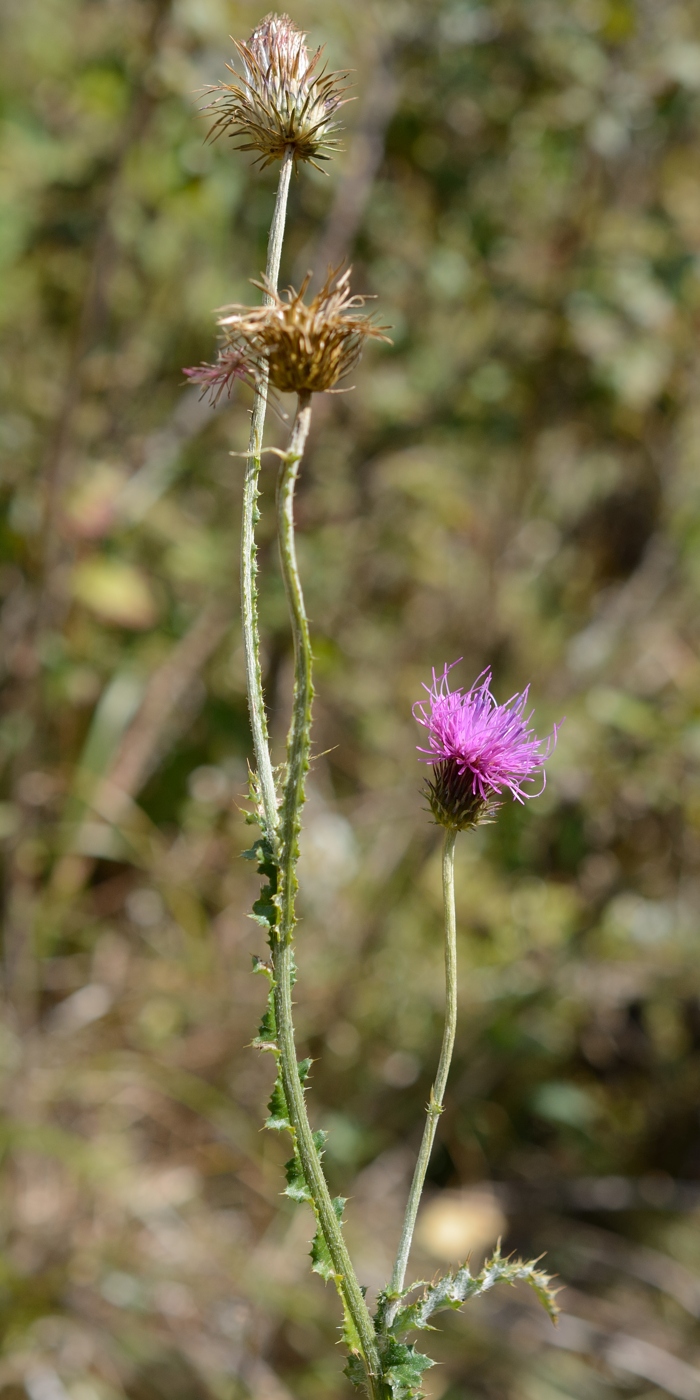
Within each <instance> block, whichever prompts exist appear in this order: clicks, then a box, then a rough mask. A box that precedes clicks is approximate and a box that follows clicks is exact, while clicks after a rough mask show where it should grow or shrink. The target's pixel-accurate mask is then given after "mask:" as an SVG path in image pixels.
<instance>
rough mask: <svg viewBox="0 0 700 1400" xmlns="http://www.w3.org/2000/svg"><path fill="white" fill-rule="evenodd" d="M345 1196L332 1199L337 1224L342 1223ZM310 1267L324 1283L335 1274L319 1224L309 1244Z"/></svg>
mask: <svg viewBox="0 0 700 1400" xmlns="http://www.w3.org/2000/svg"><path fill="white" fill-rule="evenodd" d="M345 1200H346V1198H345V1196H336V1197H335V1199H334V1201H333V1209H334V1211H335V1215H336V1219H337V1221H338V1224H339V1225H342V1221H343V1211H344V1209H345ZM311 1269H312V1271H313V1273H315V1274H320V1275H321V1278H322V1279H325V1281H326V1283H327V1282H328V1280H329V1278H333V1277H334V1275H335V1268H334V1266H333V1260H332V1259H331V1256H330V1252H329V1249H328V1245H327V1244H326V1241H325V1239H324V1236H323V1231H322V1229H321V1226H320V1225H319V1227H318V1229H317V1230H316V1234H315V1235H314V1238H313V1242H312V1244H311Z"/></svg>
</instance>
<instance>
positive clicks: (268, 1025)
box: [253, 987, 277, 1050]
mask: <svg viewBox="0 0 700 1400" xmlns="http://www.w3.org/2000/svg"><path fill="white" fill-rule="evenodd" d="M253 1045H255V1046H257V1048H258V1049H259V1050H276V1048H277V1018H276V1016H275V993H274V988H272V987H271V988H270V991H269V993H268V998H267V1006H266V1008H265V1011H264V1014H263V1018H262V1020H261V1022H260V1025H259V1027H258V1033H257V1035H256V1037H255V1040H254V1041H253Z"/></svg>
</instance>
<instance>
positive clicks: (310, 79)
mask: <svg viewBox="0 0 700 1400" xmlns="http://www.w3.org/2000/svg"><path fill="white" fill-rule="evenodd" d="M234 43H235V45H236V49H237V51H238V54H239V57H240V59H241V62H242V64H243V74H242V75H241V74H238V73H236V71H235V69H234V68H232V67H231V65H230V64H227V67H228V69H229V72H230V73H232V74H233V77H234V81H233V82H232V83H219V84H218V85H217V86H216V87H214V88H211V89H210V91H211V92H214V93H217V94H218V95H217V96H216V97H215V98H214V100H213V101H212V102H211V103H210V104H209V109H208V110H210V111H212V112H213V113H214V114H215V118H216V119H215V121H214V124H213V126H212V129H211V136H212V139H214V140H216V138H217V136H220V135H221V133H222V132H223V131H228V132H229V133H230V134H231V135H232V136H242V137H244V138H245V139H244V142H243V144H242V145H241V146H240V148H239V149H240V150H242V151H258V152H259V155H258V160H259V161H260V164H261V165H263V166H265V165H270V164H271V163H272V161H274V160H281V159H282V157H283V155H284V153H285V150H287V148H290V147H291V149H292V151H293V155H294V160H295V161H299V160H302V161H309V162H310V163H311V164H312V165H315V166H316V169H320V166H319V165H318V164H317V162H318V161H319V160H328V159H329V158H330V155H331V154H332V152H333V150H335V149H336V148H337V145H338V142H337V141H336V140H335V138H334V135H333V133H334V132H335V131H336V130H337V129H338V123H337V122H336V121H335V120H334V117H335V113H336V112H337V110H338V108H339V107H341V106H342V105H343V103H344V102H345V101H347V100H348V99H347V98H344V97H343V93H344V92H345V91H346V88H345V87H342V86H340V84H341V83H342V80H343V78H345V76H346V74H345V73H328V72H326V69H325V68H321V69H320V71H319V68H318V65H319V62H320V59H321V54H322V49H317V50H316V52H315V53H314V54H310V53H309V50H308V48H307V46H306V35H305V34H304V33H302V31H301V30H300V29H298V28H297V26H296V24H294V22H293V21H292V20H291V19H290V18H289V15H276V14H269V15H267V16H266V18H265V19H264V20H262V22H261V23H260V24H259V25H258V26H257V28H256V29H254V30H253V33H252V34H251V36H250V39H249V40H248V42H247V44H243V43H239V42H238V41H237V40H235V39H234Z"/></svg>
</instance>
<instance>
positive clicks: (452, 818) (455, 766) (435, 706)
mask: <svg viewBox="0 0 700 1400" xmlns="http://www.w3.org/2000/svg"><path fill="white" fill-rule="evenodd" d="M456 665H457V662H456V661H455V662H453V663H452V666H456ZM452 666H446V667H445V669H444V672H443V674H442V676H440V677H438V676H437V675H436V674H435V672H434V671H433V681H432V685H430V686H427V685H426V686H425V687H424V689H425V690H427V692H428V700H427V702H425V701H417V702H416V704H415V705H414V707H413V713H414V716H415V718H416V719H417V720H418V723H419V724H422V725H423V726H424V728H425V729H426V730H427V731H428V742H429V745H430V747H429V748H427V749H424V748H421V747H420V746H419V750H418V751H419V753H420V754H421V756H422V761H423V762H424V763H431V764H432V765H433V774H432V777H431V778H430V779H429V780H428V785H427V797H428V801H429V804H430V808H431V811H432V813H433V816H434V817H435V820H436V821H437V822H439V823H440V825H441V826H446V827H450V828H452V829H456V830H458V831H461V830H464V829H465V828H466V827H471V826H476V825H477V823H478V822H479V821H483V820H484V819H485V818H487V817H488V816H489V815H490V813H492V812H493V811H494V810H495V808H496V807H497V806H498V805H499V803H498V798H499V797H500V795H501V794H502V793H503V792H504V791H506V792H509V793H510V795H511V797H513V798H514V799H515V801H516V802H523V801H524V799H525V798H527V797H534V796H536V795H537V794H536V793H532V792H526V791H525V790H524V787H523V784H524V783H530V782H532V780H533V779H534V777H535V776H536V775H537V774H538V773H541V774H542V786H543V787H544V783H545V774H544V764H545V762H546V760H547V759H548V758H549V756H550V754H551V752H552V749H553V748H554V745H555V744H556V740H557V732H558V729H559V728H560V726H559V725H555V726H554V729H553V731H552V733H551V734H550V736H549V738H547V739H538V737H537V735H536V734H535V733H534V730H532V729H530V727H529V724H530V719H531V718H532V715H531V714H530V715H525V706H526V705H527V697H528V692H529V686H527V687H526V689H525V690H524V691H523V692H522V694H516V695H512V696H511V698H510V700H507V701H506V703H505V704H504V705H499V704H497V702H496V699H495V697H494V696H493V695H492V694H491V689H490V686H491V672H490V671H484V672H483V673H482V675H480V676H479V677H478V678H477V680H476V681H475V683H474V685H473V686H472V688H471V690H467V691H464V690H462V689H460V688H458V689H456V690H450V686H449V681H448V676H449V673H450V671H451V670H452Z"/></svg>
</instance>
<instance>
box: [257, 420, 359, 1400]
mask: <svg viewBox="0 0 700 1400" xmlns="http://www.w3.org/2000/svg"><path fill="white" fill-rule="evenodd" d="M310 421H311V403H310V396H309V395H308V394H300V395H299V403H298V408H297V414H296V417H295V420H294V425H293V427H292V432H291V436H290V440H289V449H288V451H287V453H286V454H285V456H284V458H283V461H282V466H281V469H280V478H279V486H278V491H277V520H278V531H279V547H280V559H281V563H282V573H283V575H284V585H285V589H286V592H287V601H288V603H289V612H290V617H291V623H292V635H293V639H294V700H293V708H292V721H291V725H290V729H289V737H288V740H287V776H286V781H285V785H284V797H283V802H282V811H281V815H280V824H279V836H280V855H279V881H280V884H279V893H278V908H279V923H278V926H277V928H276V929H275V935H274V943H273V954H272V964H273V971H274V978H275V1017H276V1023H277V1045H278V1049H279V1054H280V1066H281V1070H282V1083H283V1085H284V1092H285V1097H286V1100H287V1110H288V1113H289V1119H290V1122H291V1124H292V1127H293V1129H294V1135H295V1140H296V1146H297V1151H298V1153H299V1158H300V1161H301V1165H302V1168H303V1171H304V1177H305V1179H306V1184H307V1186H308V1188H309V1191H310V1192H311V1195H312V1197H313V1201H314V1206H315V1209H316V1212H317V1214H318V1220H319V1224H320V1226H321V1230H322V1231H323V1236H324V1239H325V1241H326V1244H327V1246H328V1250H329V1253H330V1256H331V1259H332V1261H333V1267H334V1270H335V1274H336V1278H337V1281H338V1284H339V1287H340V1289H341V1291H342V1294H343V1297H344V1299H345V1303H346V1306H347V1309H348V1312H349V1313H350V1316H351V1317H352V1320H353V1322H354V1324H355V1328H356V1330H357V1335H358V1337H359V1339H360V1344H361V1347H362V1351H363V1355H364V1361H365V1367H366V1371H367V1379H368V1384H369V1387H370V1393H371V1394H372V1395H373V1396H374V1397H375V1398H376V1400H380V1397H381V1396H382V1395H383V1394H384V1387H383V1385H382V1382H381V1379H380V1370H381V1366H380V1361H379V1355H378V1351H377V1343H376V1336H375V1331H374V1326H373V1323H372V1320H371V1318H370V1315H369V1312H368V1309H367V1305H366V1303H365V1300H364V1298H363V1296H362V1291H361V1289H360V1285H359V1283H358V1281H357V1276H356V1274H355V1271H354V1269H353V1266H352V1263H351V1260H350V1255H349V1254H348V1250H347V1246H346V1244H345V1240H344V1239H343V1234H342V1230H341V1228H340V1224H339V1222H338V1219H337V1216H336V1214H335V1211H334V1209H333V1203H332V1200H331V1194H330V1191H329V1190H328V1184H327V1182H326V1178H325V1176H324V1173H323V1168H322V1166H321V1160H320V1157H319V1154H318V1150H317V1148H316V1144H315V1142H314V1139H313V1134H312V1131H311V1126H310V1124H309V1119H308V1115H307V1112H306V1103H305V1100H304V1091H303V1088H302V1085H301V1083H300V1080H299V1072H298V1067H297V1052H296V1045H295V1041H294V1023H293V1019H292V936H293V932H294V924H295V910H294V903H295V894H296V889H297V878H296V862H297V855H298V836H299V828H300V813H301V808H302V806H303V802H304V780H305V777H306V772H307V770H308V766H309V746H310V729H311V701H312V698H313V683H312V677H311V664H312V657H311V643H310V640H309V625H308V621H307V617H306V610H305V607H304V595H303V593H302V589H301V581H300V578H299V570H298V567H297V559H296V550H295V545H294V488H295V486H296V481H297V476H298V473H299V463H300V461H301V458H302V455H303V452H304V446H305V443H306V439H307V436H308V432H309V424H310Z"/></svg>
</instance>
